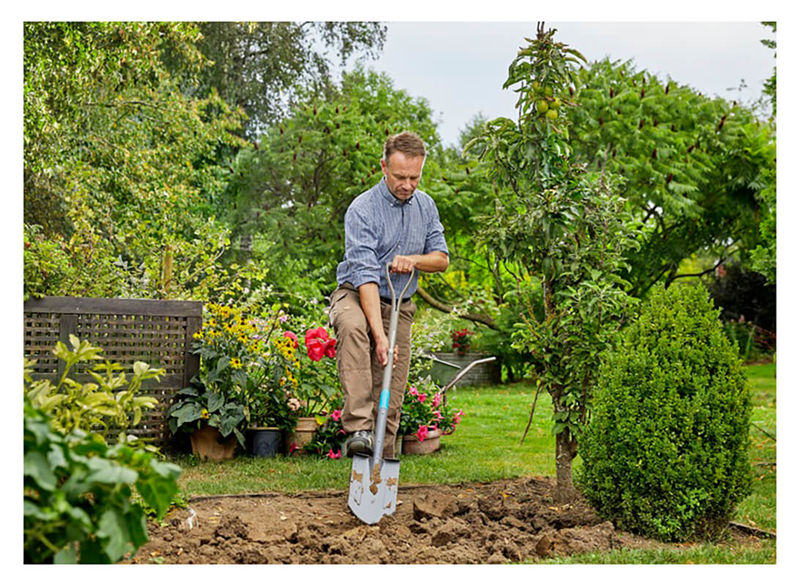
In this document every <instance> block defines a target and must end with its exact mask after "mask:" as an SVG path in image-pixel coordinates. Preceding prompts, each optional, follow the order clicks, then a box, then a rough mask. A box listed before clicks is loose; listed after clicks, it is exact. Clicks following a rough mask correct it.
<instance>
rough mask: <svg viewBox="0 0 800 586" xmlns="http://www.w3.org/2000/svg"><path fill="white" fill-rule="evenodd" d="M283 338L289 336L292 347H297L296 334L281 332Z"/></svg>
mask: <svg viewBox="0 0 800 586" xmlns="http://www.w3.org/2000/svg"><path fill="white" fill-rule="evenodd" d="M283 337H284V338H289V339H290V340H291V341H292V342H294V347H295V348H297V334H295V333H294V332H288V331H287V332H283Z"/></svg>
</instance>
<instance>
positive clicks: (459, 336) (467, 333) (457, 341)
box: [452, 328, 474, 354]
mask: <svg viewBox="0 0 800 586" xmlns="http://www.w3.org/2000/svg"><path fill="white" fill-rule="evenodd" d="M473 334H474V332H472V331H471V330H468V329H467V328H462V329H460V330H456V331H455V332H453V334H452V338H453V351H455V352H456V353H457V354H466V353H467V352H468V351H469V349H470V343H471V341H472V336H473Z"/></svg>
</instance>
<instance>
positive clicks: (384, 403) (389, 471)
mask: <svg viewBox="0 0 800 586" xmlns="http://www.w3.org/2000/svg"><path fill="white" fill-rule="evenodd" d="M391 266H392V265H391V264H387V265H386V281H387V282H388V283H389V290H390V291H391V293H392V316H391V319H390V320H389V352H388V355H387V356H388V362H387V364H386V368H385V369H384V371H383V385H382V386H381V394H380V399H379V400H378V419H377V421H376V422H375V429H374V430H373V433H374V434H375V437H374V441H373V448H372V456H368V455H366V454H353V467H352V469H351V471H350V497H349V498H348V501H347V504H348V505H349V506H350V510H351V511H353V513H354V514H355V516H356V517H358V518H359V519H361V520H362V521H363V522H364V523H367V524H369V525H374V524H375V523H377V522H378V521H380V520H381V517H383V516H384V515H392V514H393V513H394V511H395V509H396V508H397V483H398V480H399V478H400V460H396V459H393V458H386V459H384V458H383V440H384V437H385V435H386V416H387V413H388V411H389V395H390V391H389V387H390V385H391V382H392V364H393V362H394V346H395V338H396V337H397V320H398V317H399V316H400V304H401V303H402V302H403V296H404V295H405V293H406V291H407V290H408V287H409V286H410V285H411V281H412V280H413V279H414V269H412V270H411V276H410V277H409V278H408V282H407V283H406V286H405V287H404V288H403V291H402V293H400V295H399V296H396V295H395V292H394V287H393V286H392V279H391V275H390V273H389V269H390V268H391Z"/></svg>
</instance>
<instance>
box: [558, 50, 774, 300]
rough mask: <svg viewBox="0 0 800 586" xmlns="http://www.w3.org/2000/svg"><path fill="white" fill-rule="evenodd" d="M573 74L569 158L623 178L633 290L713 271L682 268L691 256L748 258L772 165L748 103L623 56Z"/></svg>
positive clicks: (768, 138) (763, 131)
mask: <svg viewBox="0 0 800 586" xmlns="http://www.w3.org/2000/svg"><path fill="white" fill-rule="evenodd" d="M579 77H580V79H579V84H578V86H577V88H576V94H575V99H576V100H578V101H579V102H580V107H579V108H571V109H569V111H568V114H567V115H568V116H569V118H570V122H571V123H572V128H573V133H572V145H573V147H574V148H575V154H576V157H577V158H578V160H579V161H581V162H584V163H586V164H587V165H589V166H590V167H593V168H596V169H598V170H606V171H610V172H612V173H616V174H620V175H621V176H622V177H624V179H625V181H624V183H623V186H622V187H623V192H622V193H623V195H624V196H625V197H626V198H627V199H628V201H629V202H631V203H632V204H633V205H634V206H635V208H636V209H637V210H638V212H637V213H638V217H639V219H640V222H641V226H642V229H643V232H642V238H643V239H642V246H641V248H640V249H639V250H638V251H636V252H634V253H632V254H631V256H630V258H629V259H628V260H629V262H630V265H631V268H630V270H629V271H628V272H627V275H626V278H627V279H628V280H629V281H630V282H631V284H632V288H631V293H632V294H633V295H635V296H642V295H644V294H645V293H646V292H647V290H648V289H649V288H650V287H652V286H653V285H654V284H656V283H658V282H663V283H665V284H666V285H669V284H670V283H671V282H673V281H675V280H676V279H681V278H686V277H694V276H699V275H700V274H705V273H710V272H711V271H712V270H713V268H714V266H713V264H712V266H710V267H707V268H705V269H703V270H702V271H700V272H696V271H691V272H689V273H685V272H683V271H682V270H681V269H682V267H681V263H682V261H683V260H684V259H685V258H688V257H689V256H691V255H692V253H698V254H704V255H706V256H709V257H711V258H713V259H715V260H716V261H717V264H719V263H721V262H723V261H725V260H729V259H731V258H747V256H748V255H749V251H750V250H752V249H753V248H754V247H755V246H756V245H757V243H758V241H759V231H758V224H759V215H760V213H761V211H762V210H761V207H762V206H761V201H760V193H761V192H762V191H763V190H764V189H765V188H767V187H768V185H769V179H768V172H769V170H770V169H771V168H774V157H775V143H774V137H773V136H772V133H771V130H770V127H769V125H768V124H765V123H763V122H761V121H760V120H758V118H757V117H756V115H755V114H754V112H753V110H751V109H749V108H746V107H744V106H742V105H738V104H736V103H735V102H734V103H733V104H731V103H729V102H727V101H726V100H723V99H721V98H716V99H710V98H707V97H705V96H703V95H702V94H700V93H698V92H696V91H695V90H693V89H691V88H689V87H687V86H682V85H679V84H677V83H675V82H674V81H672V80H667V81H666V82H662V81H660V80H659V79H658V78H657V77H656V76H654V75H651V74H649V73H647V72H646V71H638V70H635V69H634V68H633V66H632V65H631V63H630V62H627V63H619V62H611V61H609V60H608V59H606V60H603V61H599V62H595V63H592V64H591V65H590V66H589V67H587V68H584V69H582V70H581V72H580V76H579ZM712 263H713V261H712Z"/></svg>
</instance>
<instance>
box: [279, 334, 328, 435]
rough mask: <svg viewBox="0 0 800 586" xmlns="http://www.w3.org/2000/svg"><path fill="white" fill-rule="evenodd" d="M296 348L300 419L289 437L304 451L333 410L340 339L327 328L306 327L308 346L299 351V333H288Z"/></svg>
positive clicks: (295, 365) (305, 345) (305, 342)
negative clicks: (297, 334) (332, 335)
mask: <svg viewBox="0 0 800 586" xmlns="http://www.w3.org/2000/svg"><path fill="white" fill-rule="evenodd" d="M283 335H284V337H285V338H286V339H288V340H290V342H291V344H292V349H293V350H294V351H295V353H296V354H295V355H294V356H295V358H294V362H293V366H294V368H295V372H296V376H297V385H295V387H294V388H293V390H292V394H293V396H294V398H296V399H297V401H298V403H299V406H300V407H299V410H298V413H297V414H298V421H297V425H296V426H295V429H294V430H293V432H292V434H291V435H290V437H289V438H288V440H287V441H288V443H289V444H290V445H292V444H294V447H295V449H299V450H302V449H303V447H304V446H305V445H306V444H307V443H308V442H310V441H311V440H312V438H313V437H314V433H315V432H316V430H317V428H318V427H319V426H320V425H322V424H323V423H324V422H325V419H326V416H327V415H326V414H327V413H329V412H330V411H331V409H330V406H331V402H332V400H333V399H334V398H335V397H336V395H337V394H338V389H339V376H338V374H337V370H336V361H335V357H336V340H335V339H333V338H331V337H330V336H329V335H328V332H327V331H326V330H325V328H322V327H314V328H308V329H306V333H305V336H304V339H303V345H304V348H303V349H302V350H301V351H299V352H297V350H299V349H300V348H299V347H300V343H299V341H298V339H297V336H296V335H295V334H294V333H293V332H291V331H287V332H284V334H283Z"/></svg>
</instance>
